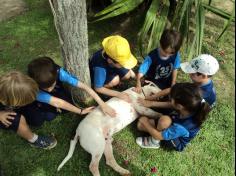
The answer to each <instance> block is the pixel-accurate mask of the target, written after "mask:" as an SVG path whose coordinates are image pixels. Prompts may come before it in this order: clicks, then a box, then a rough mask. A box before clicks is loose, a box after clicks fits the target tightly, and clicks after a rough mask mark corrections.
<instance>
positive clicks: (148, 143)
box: [136, 136, 160, 149]
mask: <svg viewBox="0 0 236 176" xmlns="http://www.w3.org/2000/svg"><path fill="white" fill-rule="evenodd" d="M136 143H137V144H138V145H139V146H140V147H142V148H152V149H157V148H159V147H160V141H159V140H156V139H154V138H153V137H152V136H148V137H137V138H136Z"/></svg>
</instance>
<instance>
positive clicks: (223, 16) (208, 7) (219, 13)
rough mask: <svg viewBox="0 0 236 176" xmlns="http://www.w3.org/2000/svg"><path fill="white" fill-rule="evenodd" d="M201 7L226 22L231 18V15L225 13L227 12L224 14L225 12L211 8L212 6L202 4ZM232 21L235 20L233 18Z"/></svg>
mask: <svg viewBox="0 0 236 176" xmlns="http://www.w3.org/2000/svg"><path fill="white" fill-rule="evenodd" d="M202 6H203V7H204V8H205V9H206V10H208V11H210V12H212V13H214V14H216V15H218V16H220V17H222V18H224V19H227V20H228V19H230V17H231V14H230V13H227V12H225V11H223V10H221V9H219V8H216V7H212V6H209V5H207V4H204V3H203V4H202ZM233 21H235V18H233Z"/></svg>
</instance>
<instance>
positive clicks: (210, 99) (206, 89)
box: [200, 80, 216, 108]
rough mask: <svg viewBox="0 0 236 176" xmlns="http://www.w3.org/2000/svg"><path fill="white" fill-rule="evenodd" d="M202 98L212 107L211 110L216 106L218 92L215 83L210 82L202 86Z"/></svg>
mask: <svg viewBox="0 0 236 176" xmlns="http://www.w3.org/2000/svg"><path fill="white" fill-rule="evenodd" d="M200 89H201V95H202V98H203V99H204V100H205V101H206V102H207V103H208V104H209V105H210V107H211V108H213V107H214V106H215V102H216V91H215V88H214V85H213V81H212V80H209V82H208V83H206V84H203V85H201V86H200Z"/></svg>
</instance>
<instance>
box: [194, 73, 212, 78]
mask: <svg viewBox="0 0 236 176" xmlns="http://www.w3.org/2000/svg"><path fill="white" fill-rule="evenodd" d="M196 74H197V76H200V75H204V74H203V73H199V72H197V73H196ZM211 77H212V75H207V78H211Z"/></svg>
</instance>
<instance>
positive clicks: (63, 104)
mask: <svg viewBox="0 0 236 176" xmlns="http://www.w3.org/2000/svg"><path fill="white" fill-rule="evenodd" d="M49 104H50V105H52V106H54V107H56V108H60V109H64V110H67V111H70V112H74V113H76V114H87V113H89V112H91V111H92V110H93V109H94V107H93V106H92V107H88V108H85V109H81V108H78V107H76V106H74V105H72V104H70V103H68V102H67V101H65V100H62V99H60V98H57V97H54V96H51V98H50V101H49Z"/></svg>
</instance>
